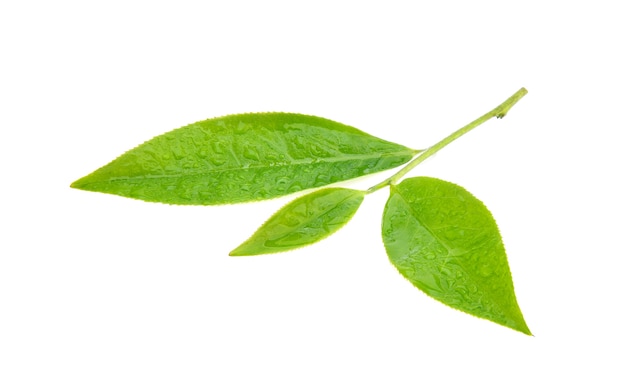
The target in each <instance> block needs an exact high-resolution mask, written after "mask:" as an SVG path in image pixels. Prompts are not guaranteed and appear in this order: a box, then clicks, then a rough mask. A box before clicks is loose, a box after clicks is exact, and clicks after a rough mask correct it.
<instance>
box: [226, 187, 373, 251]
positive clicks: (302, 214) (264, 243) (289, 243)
mask: <svg viewBox="0 0 626 387" xmlns="http://www.w3.org/2000/svg"><path fill="white" fill-rule="evenodd" d="M364 197H365V191H358V190H354V189H348V188H325V189H320V190H317V191H314V192H311V193H310V194H308V195H304V196H301V197H299V198H297V199H295V200H293V201H292V202H290V203H288V204H287V205H285V206H284V207H283V208H281V209H280V210H278V212H276V213H275V214H274V215H273V216H272V217H270V218H269V219H268V220H267V221H266V222H265V223H264V224H263V225H262V226H261V227H260V228H259V229H258V230H257V231H256V232H255V233H254V234H253V235H252V236H251V237H250V238H249V239H248V240H247V241H245V242H244V243H242V244H241V245H240V246H239V247H237V248H236V249H235V250H233V251H232V252H231V253H230V255H231V256H238V255H260V254H269V253H278V252H282V251H288V250H293V249H297V248H299V247H304V246H306V245H310V244H312V243H315V242H318V241H320V240H322V239H324V238H326V237H327V236H329V235H331V234H333V233H334V232H336V231H337V230H339V229H340V228H341V227H343V226H344V225H345V224H346V223H348V221H349V220H350V219H352V216H353V215H354V214H355V213H356V211H357V209H358V208H359V206H360V205H361V202H363V198H364Z"/></svg>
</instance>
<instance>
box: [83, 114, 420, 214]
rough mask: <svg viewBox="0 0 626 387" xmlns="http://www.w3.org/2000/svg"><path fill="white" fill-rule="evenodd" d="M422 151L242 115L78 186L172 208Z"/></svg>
mask: <svg viewBox="0 0 626 387" xmlns="http://www.w3.org/2000/svg"><path fill="white" fill-rule="evenodd" d="M416 153H417V152H416V151H414V150H412V149H409V148H406V147H404V146H402V145H398V144H394V143H391V142H388V141H385V140H382V139H380V138H377V137H374V136H370V135H369V134H367V133H364V132H362V131H360V130H358V129H355V128H353V127H350V126H347V125H343V124H340V123H337V122H334V121H330V120H327V119H324V118H319V117H314V116H307V115H302V114H291V113H255V114H237V115H230V116H225V117H219V118H214V119H209V120H205V121H200V122H197V123H195V124H191V125H188V126H185V127H182V128H179V129H176V130H173V131H171V132H168V133H165V134H163V135H160V136H157V137H155V138H153V139H151V140H149V141H147V142H145V143H144V144H142V145H139V146H138V147H136V148H134V149H132V150H130V151H128V152H126V153H125V154H123V155H121V156H120V157H118V158H117V159H115V160H114V161H112V162H111V163H109V164H107V165H105V166H103V167H102V168H100V169H98V170H96V171H95V172H93V173H91V174H89V175H87V176H85V177H83V178H81V179H79V180H77V181H75V182H74V183H72V185H71V186H72V187H73V188H78V189H83V190H87V191H97V192H104V193H110V194H115V195H120V196H126V197H130V198H135V199H141V200H146V201H151V202H163V203H170V204H204V205H206V204H226V203H240V202H247V201H254V200H261V199H269V198H274V197H277V196H282V195H286V194H289V193H292V192H296V191H300V190H303V189H307V188H314V187H320V186H323V185H327V184H330V183H334V182H338V181H342V180H347V179H351V178H355V177H358V176H362V175H365V174H369V173H374V172H379V171H383V170H386V169H389V168H393V167H396V166H398V165H402V164H404V163H406V162H407V161H409V160H410V159H411V157H412V156H413V155H415V154H416Z"/></svg>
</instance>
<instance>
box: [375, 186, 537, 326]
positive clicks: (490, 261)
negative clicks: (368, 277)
mask: <svg viewBox="0 0 626 387" xmlns="http://www.w3.org/2000/svg"><path fill="white" fill-rule="evenodd" d="M382 234H383V241H384V243H385V249H386V250H387V255H388V256H389V259H390V260H391V262H392V263H393V264H394V265H395V266H396V268H397V269H398V271H400V273H401V274H402V275H403V276H404V277H406V278H407V279H408V280H409V281H411V283H413V285H415V286H416V287H418V288H419V289H421V290H422V291H424V292H425V293H426V294H428V295H429V296H431V297H433V298H435V299H437V300H439V301H441V302H443V303H444V304H446V305H449V306H451V307H453V308H456V309H459V310H462V311H464V312H467V313H469V314H472V315H474V316H477V317H481V318H485V319H488V320H491V321H493V322H496V323H498V324H502V325H504V326H507V327H509V328H512V329H515V330H518V331H520V332H523V333H526V334H530V330H529V329H528V326H527V325H526V322H525V321H524V317H523V316H522V312H521V310H520V308H519V306H518V304H517V300H516V298H515V293H514V290H513V281H512V278H511V272H510V270H509V265H508V262H507V257H506V253H505V251H504V246H503V244H502V238H501V236H500V232H499V231H498V227H497V226H496V222H495V220H494V219H493V217H492V215H491V213H490V212H489V210H488V209H487V208H486V207H485V205H484V204H483V203H482V202H481V201H480V200H478V199H476V198H475V197H474V196H473V195H472V194H470V193H469V192H468V191H466V190H465V189H464V188H462V187H459V186H458V185H455V184H452V183H448V182H445V181H443V180H439V179H434V178H429V177H416V178H411V179H406V180H404V181H402V182H401V183H400V184H398V185H397V186H392V187H391V193H390V196H389V200H388V201H387V204H386V206H385V210H384V214H383V224H382Z"/></svg>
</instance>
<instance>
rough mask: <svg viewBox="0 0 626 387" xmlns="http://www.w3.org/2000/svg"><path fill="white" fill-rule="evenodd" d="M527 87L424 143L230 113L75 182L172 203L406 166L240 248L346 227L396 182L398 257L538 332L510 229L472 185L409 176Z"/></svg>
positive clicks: (318, 203) (299, 206)
mask: <svg viewBox="0 0 626 387" xmlns="http://www.w3.org/2000/svg"><path fill="white" fill-rule="evenodd" d="M526 94H527V91H526V89H524V88H522V89H520V90H519V91H517V92H516V93H515V94H513V95H512V96H511V97H509V98H508V99H507V100H506V101H504V102H503V103H501V104H500V105H498V106H497V107H496V108H495V109H493V110H491V111H489V112H488V113H486V114H484V115H482V116H481V117H479V118H477V119H476V120H474V121H472V122H471V123H469V124H468V125H466V126H464V127H462V128H461V129H459V130H457V131H455V132H454V133H452V134H450V135H449V136H448V137H446V138H444V139H442V140H441V141H439V142H438V143H436V144H434V145H433V146H431V147H429V148H427V149H425V150H423V151H416V150H413V149H410V148H407V147H405V146H402V145H399V144H394V143H391V142H388V141H385V140H382V139H380V138H377V137H374V136H371V135H369V134H367V133H364V132H362V131H360V130H358V129H355V128H353V127H350V126H347V125H343V124H340V123H337V122H334V121H331V120H327V119H324V118H319V117H313V116H305V115H301V114H292V113H258V114H239V115H231V116H225V117H220V118H214V119H210V120H205V121H201V122H198V123H195V124H192V125H188V126H185V127H182V128H179V129H176V130H173V131H171V132H168V133H165V134H163V135H161V136H157V137H155V138H153V139H152V140H150V141H148V142H146V143H144V144H142V145H140V146H138V147H137V148H135V149H132V150H130V151H128V152H126V153H125V154H123V155H122V156H120V157H119V158H117V159H115V160H114V161H112V162H111V163H109V164H107V165H105V166H104V167H102V168H100V169H98V170H96V171H95V172H93V173H91V174H89V175H87V176H85V177H83V178H81V179H79V180H77V181H75V182H74V183H72V185H71V186H72V187H73V188H79V189H84V190H89V191H99V192H104V193H112V194H116V195H121V196H126V197H131V198H136V199H142V200H146V201H157V202H163V203H169V204H203V205H207V204H226V203H239V202H245V201H254V200H261V199H269V198H273V197H277V196H281V195H286V194H289V193H292V192H296V191H300V190H304V189H309V188H316V187H320V186H324V185H327V184H331V183H335V182H338V181H343V180H347V179H351V178H354V177H358V176H362V175H365V174H369V173H374V172H379V171H383V170H386V169H389V168H393V167H397V166H399V165H402V164H405V163H407V162H408V164H406V165H405V166H404V167H403V168H402V169H400V170H399V171H398V172H397V173H395V174H394V175H392V176H391V177H389V178H387V179H385V180H383V181H381V182H380V183H378V184H376V185H374V186H372V187H370V188H369V189H367V190H366V191H361V190H355V189H349V188H341V187H333V188H322V189H319V190H316V191H313V192H311V193H308V194H306V195H303V196H301V197H298V198H296V199H295V200H293V201H291V202H290V203H288V204H287V205H285V206H284V207H282V208H281V209H280V210H278V212H276V213H275V214H274V215H273V216H271V217H270V218H269V219H268V220H267V221H266V222H265V223H264V224H263V225H262V226H261V227H260V228H259V229H258V230H257V231H256V232H255V233H254V234H253V235H252V236H251V237H250V238H249V239H248V240H246V241H245V242H243V243H242V244H241V245H240V246H238V247H237V248H235V249H234V250H233V251H231V253H230V255H231V256H248V255H260V254H268V253H278V252H284V251H289V250H292V249H295V248H300V247H304V246H307V245H310V244H313V243H316V242H318V241H320V240H322V239H324V238H326V237H328V236H330V235H331V234H333V233H335V232H336V231H337V230H339V229H340V228H341V227H343V226H344V225H345V224H347V223H348V222H349V221H350V219H352V217H353V215H354V214H355V213H356V211H357V210H358V208H359V206H360V205H361V203H362V202H363V200H364V198H365V197H366V196H367V195H368V194H370V193H372V192H375V191H378V190H379V189H381V188H384V187H387V186H389V187H390V194H389V199H388V201H387V203H386V205H385V208H384V211H383V221H382V239H383V243H384V245H385V250H386V252H387V255H388V257H389V259H390V261H391V263H392V264H393V265H394V266H395V267H396V268H397V269H398V271H399V272H400V274H402V275H403V276H404V277H405V278H406V279H407V280H409V281H410V282H411V283H412V284H413V285H414V286H416V287H417V288H419V289H420V290H422V291H423V292H424V293H426V294H427V295H429V296H431V297H432V298H434V299H436V300H438V301H440V302H442V303H444V304H446V305H448V306H450V307H453V308H456V309H458V310H461V311H463V312H466V313H469V314H471V315H474V316H476V317H480V318H484V319H487V320H490V321H493V322H495V323H498V324H501V325H504V326H506V327H509V328H512V329H515V330H517V331H520V332H522V333H525V334H528V335H530V334H531V333H530V330H529V328H528V326H527V324H526V322H525V320H524V317H523V315H522V312H521V310H520V307H519V305H518V303H517V300H516V297H515V292H514V289H513V281H512V277H511V272H510V269H509V266H508V261H507V257H506V252H505V250H504V244H503V242H502V237H501V236H500V232H499V230H498V227H497V225H496V222H495V220H494V219H493V216H492V215H491V213H490V212H489V210H488V209H487V207H486V206H485V205H484V204H483V203H482V202H481V201H480V200H478V199H477V198H475V197H474V196H473V195H472V194H471V193H469V192H468V191H467V190H465V189H464V188H462V187H460V186H458V185H455V184H452V183H449V182H446V181H443V180H440V179H435V178H431V177H413V178H408V179H404V180H402V178H403V177H404V176H405V175H406V174H407V173H408V172H409V171H411V170H412V169H413V168H415V167H416V166H417V165H419V164H420V163H421V162H423V161H424V160H426V159H427V158H428V157H430V156H432V155H433V154H435V153H437V152H438V151H439V150H441V149H442V148H444V147H445V146H447V145H448V144H450V143H451V142H453V141H454V140H456V139H458V138H459V137H461V136H463V135H464V134H466V133H468V132H470V131H471V130H472V129H474V128H476V127H478V126H479V125H481V124H482V123H484V122H486V121H488V120H489V119H491V118H494V117H496V118H502V117H504V116H505V115H506V114H507V113H508V111H509V110H510V109H511V108H512V107H513V106H514V105H515V104H516V103H517V102H518V101H519V100H520V99H521V98H522V97H523V96H524V95H526Z"/></svg>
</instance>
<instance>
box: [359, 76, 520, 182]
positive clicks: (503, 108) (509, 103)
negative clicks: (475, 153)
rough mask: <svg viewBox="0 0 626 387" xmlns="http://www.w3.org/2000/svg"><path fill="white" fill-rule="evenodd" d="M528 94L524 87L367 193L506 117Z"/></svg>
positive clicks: (396, 180) (397, 178)
mask: <svg viewBox="0 0 626 387" xmlns="http://www.w3.org/2000/svg"><path fill="white" fill-rule="evenodd" d="M527 93H528V90H526V89H525V88H523V87H522V88H521V89H519V90H518V91H517V92H516V93H515V94H513V95H512V96H510V97H509V98H508V99H507V100H506V101H504V102H502V103H501V104H500V105H498V106H497V107H496V108H495V109H493V110H491V111H490V112H488V113H486V114H484V115H482V116H481V117H479V118H477V119H476V120H474V121H472V122H470V123H469V124H467V125H465V126H464V127H462V128H461V129H459V130H457V131H456V132H454V133H452V134H451V135H449V136H448V137H446V138H444V139H443V140H441V141H439V142H438V143H436V144H435V145H433V146H431V147H430V148H428V149H426V150H425V151H423V152H422V153H420V154H419V155H417V157H415V158H414V159H413V160H411V162H410V163H408V164H407V165H406V166H405V167H404V168H402V169H401V170H399V171H398V172H397V173H396V174H395V175H393V176H391V177H390V178H388V179H387V180H384V181H381V182H380V183H378V184H376V185H374V186H372V187H370V188H369V189H368V190H367V191H366V192H367V193H368V194H369V193H372V192H375V191H378V190H379V189H381V188H383V187H386V186H388V185H392V184H395V183H397V182H398V180H400V179H401V178H402V177H403V176H404V175H406V174H407V173H408V172H409V171H410V170H412V169H413V168H415V167H416V166H417V165H418V164H420V163H421V162H422V161H424V160H426V159H427V158H429V157H430V156H432V155H434V154H435V153H437V152H438V151H439V150H441V149H442V148H444V147H445V146H446V145H448V144H450V143H451V142H452V141H454V140H456V139H457V138H459V137H461V136H462V135H464V134H465V133H467V132H469V131H471V130H472V129H474V128H475V127H477V126H479V125H481V124H482V123H484V122H486V121H488V120H490V119H491V118H493V117H497V118H502V117H504V116H505V115H506V114H507V113H508V112H509V110H510V109H511V108H512V107H513V106H514V105H515V104H516V103H517V101H519V100H520V99H522V97H523V96H525V95H526V94H527Z"/></svg>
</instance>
